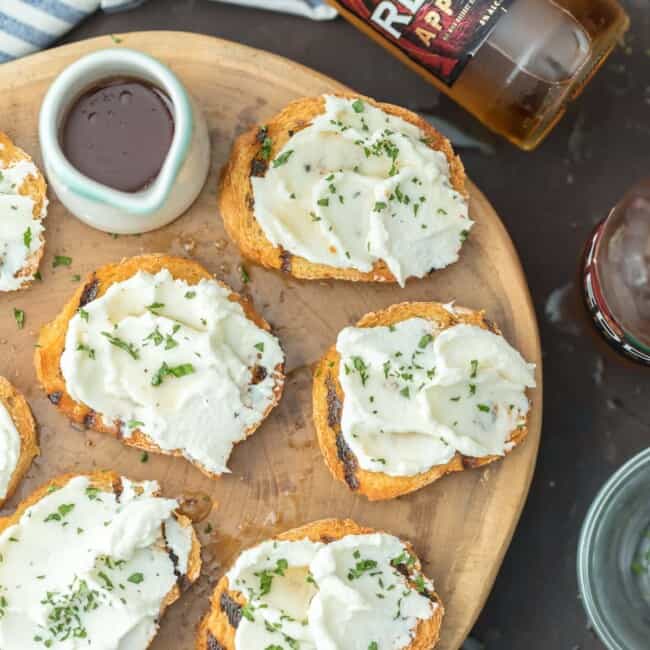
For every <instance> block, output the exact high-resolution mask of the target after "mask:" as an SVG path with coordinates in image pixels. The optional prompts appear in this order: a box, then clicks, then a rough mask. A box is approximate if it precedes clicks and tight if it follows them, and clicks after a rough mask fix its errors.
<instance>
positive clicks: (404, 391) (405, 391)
mask: <svg viewBox="0 0 650 650" xmlns="http://www.w3.org/2000/svg"><path fill="white" fill-rule="evenodd" d="M399 394H400V395H401V396H402V397H406V399H409V398H410V397H411V391H410V390H409V387H408V386H404V388H402V390H400V392H399Z"/></svg>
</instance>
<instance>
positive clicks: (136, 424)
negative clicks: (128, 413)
mask: <svg viewBox="0 0 650 650" xmlns="http://www.w3.org/2000/svg"><path fill="white" fill-rule="evenodd" d="M126 426H127V427H129V429H137V428H138V427H143V426H144V422H141V421H140V420H129V421H128V422H127V423H126Z"/></svg>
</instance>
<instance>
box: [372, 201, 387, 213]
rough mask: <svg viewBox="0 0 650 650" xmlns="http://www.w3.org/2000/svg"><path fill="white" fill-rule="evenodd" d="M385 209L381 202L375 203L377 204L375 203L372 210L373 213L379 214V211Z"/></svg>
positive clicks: (384, 204)
mask: <svg viewBox="0 0 650 650" xmlns="http://www.w3.org/2000/svg"><path fill="white" fill-rule="evenodd" d="M386 207H387V205H386V203H384V202H383V201H377V203H375V207H374V208H373V209H372V210H373V212H379V211H380V210H385V209H386Z"/></svg>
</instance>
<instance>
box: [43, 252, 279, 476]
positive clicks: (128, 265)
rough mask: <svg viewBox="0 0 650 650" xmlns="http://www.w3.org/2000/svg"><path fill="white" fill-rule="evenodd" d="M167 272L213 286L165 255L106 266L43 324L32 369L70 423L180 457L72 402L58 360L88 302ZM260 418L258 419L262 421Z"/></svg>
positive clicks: (247, 309)
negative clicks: (141, 275) (134, 279)
mask: <svg viewBox="0 0 650 650" xmlns="http://www.w3.org/2000/svg"><path fill="white" fill-rule="evenodd" d="M163 268H165V269H167V270H168V271H169V272H170V273H171V275H172V277H174V278H175V279H182V280H185V281H186V282H188V283H189V284H197V283H198V282H199V281H200V280H202V279H207V280H213V281H216V280H215V278H214V277H213V276H212V275H210V273H208V271H206V270H205V269H204V268H203V267H202V266H201V265H200V264H198V263H197V262H194V261H192V260H188V259H185V258H181V257H170V256H167V255H161V254H154V255H140V256H137V257H131V258H129V259H125V260H122V261H121V262H119V263H118V264H108V265H106V266H103V267H101V268H100V269H98V270H96V271H95V272H93V273H91V274H90V275H89V276H88V277H87V278H86V280H85V281H84V282H83V283H82V285H81V286H80V287H79V288H78V289H77V290H76V291H75V293H74V294H73V296H72V298H71V299H70V300H69V301H68V303H67V304H66V305H65V306H64V307H63V309H62V311H61V312H60V313H59V315H58V316H57V317H56V318H55V319H54V320H53V321H52V322H51V323H48V324H47V325H44V326H43V327H42V328H41V331H40V334H39V338H38V346H37V348H36V351H35V353H34V364H35V366H36V376H37V377H38V380H39V381H40V383H41V385H42V387H43V389H44V390H45V392H46V394H47V396H48V398H49V400H50V401H51V402H52V403H53V404H55V405H56V406H57V408H58V409H59V410H60V411H61V412H62V413H63V414H64V415H66V416H67V417H68V418H69V419H70V420H72V421H73V422H76V423H78V424H82V425H83V426H85V427H87V428H89V429H93V430H95V431H99V432H101V433H108V434H110V435H112V436H114V437H115V438H118V439H120V440H122V442H124V444H126V445H129V446H131V447H136V448H138V449H142V450H144V451H147V452H152V453H158V454H165V455H169V456H180V457H184V456H183V453H182V452H181V451H167V450H163V449H161V448H160V447H159V446H158V445H157V444H156V443H155V442H154V441H153V440H151V438H149V436H147V435H146V434H145V433H143V432H142V431H140V430H139V429H137V430H134V431H133V432H131V436H130V437H129V438H123V437H122V434H121V431H120V426H119V423H117V424H112V423H110V422H104V420H103V418H102V414H101V413H96V412H95V411H93V410H92V409H91V408H90V407H88V406H86V405H85V404H82V403H80V402H76V401H75V400H74V399H73V398H72V397H71V396H70V395H69V393H68V392H67V390H66V385H65V380H64V378H63V374H62V373H61V368H60V360H61V355H62V354H63V350H64V348H65V337H66V334H67V331H68V323H69V322H70V320H71V319H72V317H73V316H74V315H75V314H76V313H77V310H78V309H79V308H80V307H83V306H84V305H86V304H88V303H89V302H92V301H93V300H95V299H96V298H99V297H100V296H102V295H103V294H104V293H105V292H106V290H107V289H108V288H109V287H110V286H111V285H112V284H115V283H117V282H123V281H124V280H127V279H128V278H130V277H131V276H133V275H134V274H135V273H137V272H138V271H146V272H148V273H151V274H155V273H157V272H158V271H160V270H161V269H163ZM220 284H221V286H223V287H225V288H226V289H228V290H229V291H231V294H230V296H229V298H230V300H232V301H234V302H238V303H239V304H240V305H241V307H242V309H243V310H244V314H245V315H246V317H247V318H248V319H249V320H251V321H252V322H253V323H255V324H256V325H257V326H258V327H260V328H261V329H264V330H266V331H269V332H270V331H271V326H270V325H269V324H268V323H267V322H266V321H265V320H264V319H263V318H262V317H261V316H260V315H259V314H258V313H257V312H256V311H255V309H254V308H253V306H252V304H251V303H250V302H249V301H248V299H246V298H245V297H243V296H241V295H239V294H237V293H234V292H232V290H231V289H230V287H227V286H226V285H225V284H223V283H220ZM276 371H277V372H279V373H280V374H281V373H282V372H283V368H282V367H277V368H276ZM283 379H284V377H283V376H282V379H281V380H279V381H278V383H277V385H276V386H275V389H274V396H275V399H274V401H273V403H272V404H270V405H269V407H268V409H267V410H266V413H264V418H266V417H267V416H268V414H269V413H270V412H271V410H272V409H273V408H274V407H275V406H276V404H277V403H278V402H279V400H280V397H281V395H282V390H283V388H284V381H283ZM264 418H263V419H264ZM263 419H262V420H261V421H260V423H259V424H258V425H257V426H253V427H250V428H249V429H248V430H247V431H246V436H247V437H248V436H250V435H251V434H253V433H254V431H255V430H256V429H257V428H258V426H259V425H260V424H261V423H262V421H263ZM194 464H195V465H196V467H198V469H200V470H201V471H202V472H203V473H204V474H206V475H207V476H210V477H211V478H217V477H218V476H219V475H218V474H214V473H212V472H210V471H208V470H207V469H206V468H205V467H203V466H202V465H201V464H199V463H194Z"/></svg>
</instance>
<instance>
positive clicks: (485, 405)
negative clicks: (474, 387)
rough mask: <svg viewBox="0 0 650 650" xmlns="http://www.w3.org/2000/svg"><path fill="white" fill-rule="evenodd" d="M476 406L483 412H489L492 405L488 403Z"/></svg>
mask: <svg viewBox="0 0 650 650" xmlns="http://www.w3.org/2000/svg"><path fill="white" fill-rule="evenodd" d="M476 408H477V409H478V410H479V411H482V412H483V413H489V412H490V407H489V406H488V405H487V404H477V405H476Z"/></svg>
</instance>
